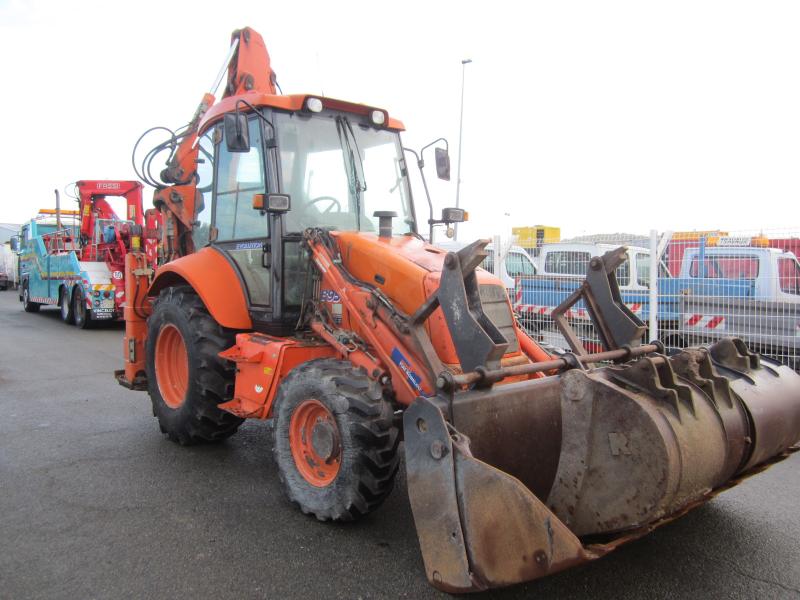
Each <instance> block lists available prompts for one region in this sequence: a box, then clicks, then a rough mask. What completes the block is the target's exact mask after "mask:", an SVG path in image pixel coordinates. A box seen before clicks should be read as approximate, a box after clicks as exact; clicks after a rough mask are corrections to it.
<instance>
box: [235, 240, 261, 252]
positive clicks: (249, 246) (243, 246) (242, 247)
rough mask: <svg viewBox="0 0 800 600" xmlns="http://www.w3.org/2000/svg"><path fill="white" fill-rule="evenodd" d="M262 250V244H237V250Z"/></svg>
mask: <svg viewBox="0 0 800 600" xmlns="http://www.w3.org/2000/svg"><path fill="white" fill-rule="evenodd" d="M258 248H261V242H239V243H237V244H236V249H237V250H256V249H258Z"/></svg>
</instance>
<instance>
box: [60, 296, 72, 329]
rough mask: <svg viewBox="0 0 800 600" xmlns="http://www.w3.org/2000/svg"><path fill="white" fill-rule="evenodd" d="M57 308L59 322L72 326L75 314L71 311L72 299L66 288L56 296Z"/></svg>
mask: <svg viewBox="0 0 800 600" xmlns="http://www.w3.org/2000/svg"><path fill="white" fill-rule="evenodd" d="M58 307H59V308H60V309H61V320H62V321H64V323H66V324H67V325H72V324H73V323H74V322H75V313H74V312H73V310H72V298H70V295H69V292H68V291H67V289H66V288H61V293H60V294H59V295H58Z"/></svg>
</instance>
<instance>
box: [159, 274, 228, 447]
mask: <svg viewBox="0 0 800 600" xmlns="http://www.w3.org/2000/svg"><path fill="white" fill-rule="evenodd" d="M234 335H235V333H234V332H233V331H230V330H227V329H224V328H223V327H221V326H220V325H219V323H217V322H216V321H215V320H214V319H213V318H212V317H211V315H210V314H209V313H208V310H207V309H206V307H205V305H204V304H203V302H202V301H201V300H200V298H199V297H198V296H197V294H195V293H194V291H193V290H192V288H190V287H188V286H180V287H169V288H167V289H165V290H163V291H162V292H161V295H160V296H159V297H158V300H157V301H156V303H155V306H154V308H153V314H152V315H150V317H149V318H148V319H147V343H146V345H145V356H146V365H145V366H146V370H147V391H148V393H149V394H150V400H151V401H152V403H153V415H154V416H155V417H156V418H157V419H158V424H159V426H160V428H161V431H162V432H163V433H164V434H166V436H167V437H168V438H169V439H170V440H172V441H173V442H177V443H179V444H181V445H189V444H197V443H203V442H219V441H221V440H224V439H225V438H227V437H229V436H231V435H233V434H234V433H236V430H237V429H238V428H239V425H240V424H241V423H242V421H243V419H240V418H239V417H236V416H234V415H232V414H231V413H229V412H226V411H224V410H220V409H219V408H217V405H218V404H220V403H222V402H226V401H228V400H230V399H231V398H232V397H233V383H234V378H235V368H234V365H233V363H231V362H230V361H227V360H225V359H223V358H220V357H219V356H218V354H219V353H220V352H222V351H223V350H226V349H228V348H230V347H231V346H233V344H234ZM159 378H160V379H159Z"/></svg>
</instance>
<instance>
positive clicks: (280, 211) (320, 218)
mask: <svg viewBox="0 0 800 600" xmlns="http://www.w3.org/2000/svg"><path fill="white" fill-rule="evenodd" d="M323 102H328V101H327V100H324V99H322V100H321V99H319V98H308V99H307V100H306V102H304V105H305V108H304V109H303V110H295V111H285V110H279V109H277V108H274V107H270V106H262V107H258V108H256V107H251V110H250V111H249V112H244V111H241V112H239V111H238V110H236V111H235V112H228V113H227V114H224V119H222V120H216V122H214V123H213V124H212V125H211V127H209V128H208V129H207V130H206V131H205V132H204V133H203V135H202V136H201V137H200V141H199V144H200V155H201V158H200V164H199V165H198V178H199V181H198V186H197V187H198V191H199V194H201V195H202V201H201V200H200V198H199V197H198V201H197V214H196V217H195V221H196V225H195V227H194V229H193V233H192V235H193V241H194V245H195V248H198V249H199V248H201V247H203V246H205V245H211V246H213V247H214V248H216V249H217V250H219V251H220V252H222V254H223V255H224V256H225V257H226V258H227V259H228V260H229V261H230V262H231V263H232V264H233V265H234V266H235V268H236V271H237V273H238V274H239V276H240V278H241V280H242V283H243V284H244V289H245V291H246V297H247V301H248V308H249V311H250V316H251V319H252V320H253V325H254V328H255V329H256V330H259V331H262V332H265V333H271V334H273V335H287V334H289V333H290V332H291V331H292V330H294V328H295V326H296V324H297V322H298V320H299V318H300V309H301V307H302V305H303V303H304V296H305V295H308V294H310V292H311V288H310V286H311V281H310V278H309V277H308V274H307V258H306V253H305V251H303V250H302V249H301V242H302V236H303V232H304V231H305V230H306V229H307V228H310V227H320V228H327V229H334V230H339V231H362V232H366V233H375V234H377V233H378V229H379V217H378V216H376V214H381V213H382V214H384V215H385V214H387V213H395V214H396V215H397V217H396V218H395V219H394V223H393V229H394V233H395V234H409V235H417V223H416V217H415V214H414V206H413V202H412V199H411V190H410V186H409V181H408V172H407V168H406V161H405V158H404V155H403V147H402V144H401V142H400V135H399V128H400V127H397V129H395V128H390V127H389V126H388V125H389V119H388V116H387V115H386V113H385V112H384V111H380V110H375V109H368V108H367V107H363V106H360V107H358V108H360V109H361V110H359V111H358V112H350V111H346V110H337V109H335V108H327V107H326V106H325V105H324V104H323ZM331 103H335V104H336V105H337V106H341V105H344V103H341V102H338V101H331ZM353 106H357V105H353ZM396 123H397V122H392V124H396ZM397 125H399V124H397ZM384 218H385V217H384Z"/></svg>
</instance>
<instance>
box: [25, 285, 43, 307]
mask: <svg viewBox="0 0 800 600" xmlns="http://www.w3.org/2000/svg"><path fill="white" fill-rule="evenodd" d="M40 306H41V304H39V303H38V302H31V293H30V290H29V289H28V282H27V281H26V282H25V283H24V284H23V285H22V308H23V310H24V311H25V312H27V313H35V312H39V307H40Z"/></svg>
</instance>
